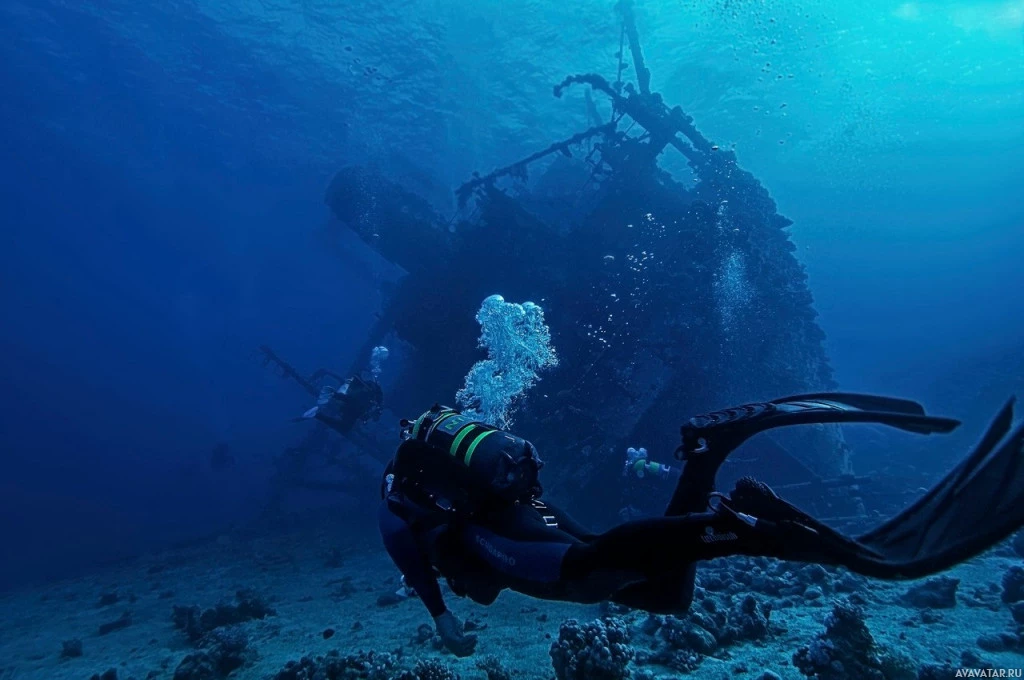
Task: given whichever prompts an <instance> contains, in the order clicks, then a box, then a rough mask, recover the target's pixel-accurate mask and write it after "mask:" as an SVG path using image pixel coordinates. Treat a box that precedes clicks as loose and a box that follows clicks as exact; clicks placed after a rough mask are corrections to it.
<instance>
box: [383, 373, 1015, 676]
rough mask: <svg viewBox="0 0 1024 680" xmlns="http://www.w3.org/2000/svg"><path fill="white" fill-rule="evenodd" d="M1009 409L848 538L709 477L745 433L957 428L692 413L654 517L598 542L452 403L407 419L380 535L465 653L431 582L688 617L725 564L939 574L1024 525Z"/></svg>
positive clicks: (480, 594) (841, 409)
mask: <svg viewBox="0 0 1024 680" xmlns="http://www.w3.org/2000/svg"><path fill="white" fill-rule="evenodd" d="M1012 406H1013V402H1012V401H1011V402H1009V403H1007V405H1006V406H1005V407H1004V408H1003V409H1002V410H1001V411H1000V412H999V414H998V415H997V417H996V418H995V420H994V421H993V423H992V424H991V425H990V427H989V428H988V430H987V431H986V433H985V435H984V436H983V437H982V439H981V441H980V442H979V443H978V445H977V446H976V447H975V448H974V449H973V451H972V452H971V453H970V454H969V455H968V456H967V457H966V458H965V459H964V460H963V461H961V463H960V464H959V465H958V466H957V467H956V468H954V469H953V470H952V471H951V472H950V473H949V474H947V475H946V477H945V478H944V479H943V480H942V481H941V482H939V483H938V484H937V485H936V486H934V487H933V488H932V489H931V490H930V491H928V492H927V493H925V494H924V495H923V496H922V497H921V498H919V499H918V500H917V501H916V502H914V503H913V504H911V505H910V506H909V507H908V508H906V509H905V510H903V511H902V512H900V513H899V514H897V515H896V516H895V517H893V518H892V519H890V520H888V521H886V522H884V523H883V524H881V525H880V526H878V527H876V528H875V529H873V530H871V531H869V532H867V533H866V534H863V535H861V536H857V537H855V538H854V537H850V536H846V535H843V534H841V533H839V532H837V531H835V530H834V529H831V528H829V527H828V526H826V525H825V524H823V523H822V522H820V521H818V520H816V519H815V518H813V517H811V516H810V515H808V514H806V513H804V512H802V511H801V510H799V509H798V508H796V507H794V506H793V505H791V504H790V503H788V502H786V501H785V500H783V499H782V498H780V497H779V496H778V495H776V494H775V493H774V492H773V491H772V490H771V489H770V488H769V487H768V486H767V485H765V484H763V483H761V482H758V481H756V480H754V479H751V478H749V477H748V478H743V479H741V480H739V481H738V482H737V483H736V486H735V488H734V489H733V490H732V491H731V492H730V493H729V494H723V493H720V492H717V491H716V490H715V477H716V475H717V473H718V470H719V468H720V467H721V465H722V464H723V463H724V462H725V460H726V458H727V457H728V456H729V454H730V453H731V452H732V451H733V450H735V449H736V448H737V447H738V446H739V445H740V444H742V443H743V442H744V441H746V440H747V439H748V438H750V437H752V436H753V435H755V434H757V433H759V432H763V431H765V430H768V429H772V428H776V427H782V426H787V425H800V424H811V423H880V424H884V425H888V426H892V427H895V428H899V429H901V430H905V431H909V432H914V433H918V434H933V433H948V432H951V431H952V430H954V429H955V428H956V427H958V426H959V424H960V423H959V421H956V420H952V419H949V418H939V417H933V416H929V415H926V414H925V411H924V408H923V407H922V406H921V405H920V404H918V403H916V402H913V401H907V400H902V399H891V398H887V397H877V396H870V395H859V394H846V393H823V394H810V395H800V396H794V397H788V398H784V399H778V400H775V401H771V402H765V403H755V404H747V405H744V406H739V407H735V408H730V409H726V410H723V411H717V412H714V413H709V414H706V415H701V416H696V417H694V418H691V419H690V420H689V421H688V422H687V423H686V424H684V425H683V426H682V428H681V434H682V444H681V445H680V446H679V448H678V449H677V450H676V457H677V458H678V459H680V460H682V461H684V464H683V471H682V474H681V476H680V478H679V481H678V484H677V486H676V489H675V492H674V493H673V495H672V498H671V500H670V501H669V503H668V506H667V508H666V510H665V514H664V516H662V517H652V518H647V519H640V520H635V521H629V522H625V523H623V524H619V525H617V526H615V527H613V528H612V529H610V530H608V531H606V532H604V533H600V534H595V533H592V532H590V531H588V530H586V529H585V528H583V527H582V526H581V525H580V524H578V523H577V522H575V521H574V520H572V518H571V517H569V516H568V515H567V514H566V513H564V512H562V511H561V510H559V509H557V508H555V507H554V506H552V505H551V504H549V503H547V502H546V501H543V500H541V498H542V493H543V490H542V487H541V485H540V482H539V475H538V472H539V470H540V468H541V466H542V462H541V460H540V457H539V456H538V454H537V451H536V449H535V448H534V447H533V445H532V444H530V442H528V441H526V440H524V439H522V438H520V437H517V436H515V435H514V434H511V433H509V432H505V431H502V430H499V429H497V428H495V427H493V426H491V425H487V424H485V423H481V422H478V421H476V420H474V419H473V418H471V417H470V416H468V415H464V414H461V413H459V412H458V411H455V410H453V409H450V408H445V407H441V406H434V407H433V408H432V409H431V410H429V411H427V412H426V413H424V414H423V415H421V416H420V417H419V418H418V419H416V420H415V421H412V422H410V421H402V427H403V430H402V438H403V441H402V444H401V445H400V446H399V447H398V449H397V451H396V452H395V455H394V458H393V459H392V460H391V462H390V463H389V464H388V466H387V469H386V470H385V473H384V478H383V482H382V487H381V496H382V503H381V506H380V510H379V515H378V519H379V526H380V531H381V535H382V538H383V540H384V545H385V547H386V549H387V551H388V553H389V555H390V556H391V558H392V560H393V561H394V563H395V565H396V566H397V567H398V569H399V570H400V571H401V572H402V574H403V576H404V577H405V583H406V584H408V586H409V587H411V588H412V589H413V590H415V592H416V593H417V594H418V595H419V597H420V599H421V600H422V602H423V603H424V605H425V606H426V608H427V609H428V611H429V612H430V614H431V616H432V617H433V619H434V622H435V626H436V629H437V633H438V635H439V636H440V638H441V640H442V641H443V642H444V644H445V646H446V647H447V648H448V649H449V651H451V652H453V653H454V654H456V655H458V656H468V655H470V654H472V653H473V651H474V649H475V646H476V637H475V636H473V635H469V634H466V633H465V631H464V629H463V626H462V624H461V623H460V622H459V620H458V619H457V618H456V617H455V616H454V614H453V613H452V612H450V611H449V610H448V608H447V607H446V605H445V603H444V600H443V598H442V595H441V590H440V587H439V585H438V576H441V577H444V578H445V579H446V580H447V582H448V584H449V586H450V587H451V590H452V592H453V593H455V594H456V595H458V596H462V597H467V596H468V597H470V598H471V599H473V600H474V601H476V602H478V603H481V604H485V605H488V604H491V603H492V602H494V600H495V599H496V598H497V596H498V594H499V593H500V592H501V591H502V590H504V589H510V590H513V591H517V592H519V593H523V594H526V595H529V596H532V597H537V598H541V599H549V600H561V601H570V602H578V603H583V604H592V603H597V602H601V601H611V602H615V603H619V604H623V605H626V606H629V607H633V608H636V609H642V610H646V611H648V612H652V613H656V614H677V615H678V614H682V613H684V612H686V611H687V609H688V608H689V607H690V604H691V602H692V599H693V592H694V578H695V574H696V563H698V562H700V561H702V560H710V559H714V558H717V557H727V556H731V555H747V556H763V557H772V558H777V559H781V560H789V561H796V562H807V563H817V564H822V565H829V566H842V567H845V568H847V569H849V570H851V571H853V572H856V573H859V574H863V575H866V576H870V577H875V578H879V579H886V580H902V579H914V578H920V577H923V576H927V575H930V574H934V573H937V572H941V571H944V570H946V569H948V568H950V567H952V566H955V565H957V564H959V563H961V562H963V561H965V560H967V559H969V558H971V557H974V556H976V555H978V554H979V553H981V552H983V551H985V550H987V549H988V548H990V547H992V546H993V545H995V544H996V543H998V542H999V541H1001V540H1003V539H1005V538H1007V537H1008V536H1009V535H1010V534H1012V533H1013V532H1014V531H1016V530H1017V529H1019V528H1020V527H1021V526H1022V525H1024V466H1022V465H1021V462H1022V456H1024V452H1022V448H1021V447H1022V442H1024V426H1018V427H1016V428H1013V427H1012V421H1013V409H1012Z"/></svg>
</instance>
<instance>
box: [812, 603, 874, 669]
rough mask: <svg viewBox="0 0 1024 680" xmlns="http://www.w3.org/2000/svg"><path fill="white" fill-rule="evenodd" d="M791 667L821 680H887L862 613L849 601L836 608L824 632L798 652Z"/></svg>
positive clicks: (827, 621)
mask: <svg viewBox="0 0 1024 680" xmlns="http://www.w3.org/2000/svg"><path fill="white" fill-rule="evenodd" d="M793 665H794V666H795V667H796V668H797V669H798V670H799V671H800V672H801V673H803V674H804V675H806V676H808V677H814V678H820V679H821V680H886V676H885V674H884V673H883V665H882V660H881V658H880V654H879V649H878V648H877V647H876V646H875V641H874V638H872V637H871V632H870V631H869V630H868V627H867V624H866V623H865V622H864V610H862V609H861V608H860V607H858V606H857V605H855V604H852V603H850V602H849V601H846V602H837V603H836V604H835V606H834V607H833V609H832V613H831V614H829V615H828V617H827V618H826V619H825V632H823V633H821V634H819V635H818V636H817V637H816V638H815V639H814V640H812V641H811V643H810V644H809V645H808V646H806V647H801V648H800V649H799V650H797V652H796V653H795V654H794V655H793Z"/></svg>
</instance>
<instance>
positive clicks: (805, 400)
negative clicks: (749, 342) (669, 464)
mask: <svg viewBox="0 0 1024 680" xmlns="http://www.w3.org/2000/svg"><path fill="white" fill-rule="evenodd" d="M815 423H880V424H883V425H889V426H891V427H896V428H899V429H901V430H906V431H909V432H916V433H919V434H934V433H947V432H951V431H953V430H954V429H956V428H957V427H958V426H959V425H960V421H958V420H953V419H952V418H938V417H935V416H929V415H927V414H926V413H925V410H924V407H923V406H921V405H920V404H918V403H917V402H914V401H909V400H906V399H894V398H891V397H879V396H875V395H869V394H850V393H846V392H831V393H817V394H802V395H796V396H792V397H785V398H783V399H775V400H773V401H769V402H760V403H754V404H744V405H743V406H736V407H734V408H729V409H725V410H722V411H715V412H713V413H707V414H703V415H699V416H694V417H693V418H691V419H690V420H689V421H688V422H687V423H685V424H684V425H683V426H682V427H681V428H680V432H681V435H682V439H683V441H682V444H681V445H680V446H679V448H677V449H676V457H677V458H679V459H680V460H687V461H691V460H700V459H704V461H705V462H706V464H709V465H711V466H713V467H714V468H715V470H716V471H717V469H718V467H719V466H721V464H722V462H724V461H725V459H726V458H727V457H728V456H729V454H730V453H732V451H733V450H734V449H735V448H736V447H738V446H739V445H740V444H742V443H743V442H745V441H746V440H747V439H749V438H750V437H752V436H754V435H755V434H757V433H759V432H764V431H765V430H770V429H773V428H776V427H785V426H788V425H807V424H815Z"/></svg>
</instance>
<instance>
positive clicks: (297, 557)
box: [0, 530, 1024, 680]
mask: <svg viewBox="0 0 1024 680" xmlns="http://www.w3.org/2000/svg"><path fill="white" fill-rule="evenodd" d="M331 543H332V541H331V540H328V539H327V538H325V534H323V533H322V532H316V531H310V530H301V531H300V530H291V531H282V532H279V533H275V534H272V535H263V536H259V537H255V536H251V535H250V536H246V537H244V538H243V537H231V536H224V537H222V538H221V539H219V540H217V541H213V542H211V543H209V544H208V545H205V546H200V547H192V548H189V549H183V550H180V551H174V552H165V553H160V554H154V555H149V556H145V557H142V558H140V559H138V560H135V561H133V562H132V563H131V564H126V565H122V566H118V567H114V568H108V569H106V570H103V571H97V572H95V573H92V574H90V575H88V576H85V577H82V578H77V579H74V580H68V581H63V582H58V583H53V584H50V585H46V586H40V587H33V588H28V589H22V590H19V591H17V592H11V593H7V594H5V595H2V596H0V611H2V612H3V617H2V619H0V680H61V679H64V678H68V679H72V678H73V679H75V680H89V678H90V677H91V676H92V675H93V674H103V673H104V672H106V671H108V670H109V669H116V672H117V676H116V677H117V678H120V679H121V680H124V679H127V678H134V679H135V680H144V679H149V678H152V679H164V678H166V679H168V680H170V679H171V678H173V677H174V674H175V669H176V668H177V667H178V665H179V663H180V662H181V660H182V659H183V658H184V657H185V656H186V655H188V654H190V653H191V652H193V651H195V647H194V646H193V645H192V644H191V643H189V641H188V640H187V639H186V638H185V636H184V635H183V634H182V632H181V631H180V630H178V629H176V628H175V626H174V624H173V623H172V620H171V614H172V610H173V608H174V606H175V605H179V606H190V605H200V606H202V607H210V606H213V605H215V604H217V603H218V602H221V601H227V600H231V599H232V598H233V597H234V595H235V593H236V591H239V590H242V589H250V590H253V591H255V592H257V593H259V594H261V595H262V596H263V597H265V598H266V600H267V602H268V603H269V605H270V606H271V607H272V608H273V609H274V611H275V612H276V613H275V614H274V615H273V616H268V617H266V618H264V619H262V620H252V621H248V622H246V623H244V624H242V627H243V628H244V630H245V632H246V633H247V634H248V637H249V641H250V645H251V647H252V648H254V650H255V654H254V655H252V656H251V657H250V661H249V662H248V663H247V664H246V665H245V666H243V667H242V668H240V669H237V670H235V671H233V672H232V673H231V674H230V676H229V677H231V678H234V679H237V680H255V679H260V680H264V679H269V678H273V676H274V675H275V673H277V672H278V671H279V670H281V669H282V667H284V665H285V664H286V663H287V662H288V661H292V660H297V659H299V658H300V657H302V656H319V655H323V654H326V653H327V652H329V651H331V650H338V652H340V653H341V654H342V655H345V654H350V653H354V652H357V651H371V650H373V651H376V652H392V653H395V652H399V653H401V655H402V656H401V658H402V660H403V665H406V666H409V667H411V666H412V664H413V663H415V661H416V660H418V659H421V658H429V657H436V658H440V659H442V660H443V661H444V662H445V663H447V664H448V665H450V667H451V668H452V670H453V671H454V672H455V673H457V674H459V675H460V676H461V677H462V678H463V679H465V680H469V679H473V678H481V679H482V678H485V677H486V675H485V673H484V672H483V671H482V670H480V669H478V668H477V663H478V661H479V660H480V659H482V658H484V657H487V656H496V657H498V658H499V659H500V660H501V662H502V663H503V665H504V666H505V667H506V668H508V669H509V670H510V671H512V677H514V678H520V679H522V680H532V679H534V678H538V679H541V678H542V679H548V678H553V677H555V673H554V670H553V666H552V661H551V658H550V656H549V650H550V648H551V645H552V641H553V640H557V639H558V635H559V626H560V624H561V623H562V622H563V621H564V620H566V619H570V618H575V619H578V620H580V621H590V620H593V619H596V618H599V617H600V616H601V615H602V611H601V609H600V608H599V607H597V606H571V605H563V604H557V603H554V604H553V603H548V602H539V601H535V600H531V599H529V598H526V597H523V596H520V595H517V594H514V593H504V594H502V595H501V597H499V599H498V601H497V602H496V603H495V604H493V605H492V606H490V607H482V606H479V605H476V604H474V603H472V602H469V601H467V600H460V599H457V598H455V597H453V596H451V595H450V594H449V595H448V602H449V605H450V607H451V608H452V610H453V611H455V612H456V614H457V615H458V616H460V617H462V618H464V619H470V620H473V621H474V622H475V623H477V624H479V625H480V627H481V630H479V631H478V633H477V634H478V636H479V645H478V647H477V651H476V653H475V654H474V655H473V656H472V657H469V658H466V659H457V658H455V657H453V656H451V655H449V654H446V653H441V652H439V651H437V650H436V649H435V648H434V646H433V645H432V644H431V642H430V641H422V642H421V641H417V640H416V638H417V636H418V629H419V628H420V627H421V626H422V625H423V624H427V623H430V619H429V616H428V615H427V613H426V611H425V610H424V609H423V607H422V605H421V604H420V603H419V601H418V600H416V599H415V598H412V599H408V600H405V601H402V602H400V603H398V604H395V605H392V606H386V607H385V606H379V605H378V604H377V599H378V597H379V596H381V595H382V594H383V593H387V592H393V591H394V590H396V589H397V588H398V575H397V572H396V571H395V569H394V567H393V566H392V565H391V563H390V562H389V560H388V559H387V556H386V555H385V553H384V551H383V549H381V548H380V547H379V546H378V545H376V544H375V542H373V541H371V540H366V541H365V542H364V544H362V545H357V546H349V547H346V548H344V549H342V550H337V549H335V548H334V547H333V546H332V545H331ZM1020 563H1021V560H1019V559H1017V558H1015V557H1014V556H1012V553H1009V552H1008V551H1002V552H1001V553H1000V554H999V555H989V556H986V557H983V558H979V559H976V560H974V561H972V562H970V563H968V564H966V565H964V566H962V567H960V568H958V569H956V570H954V571H953V572H950V575H951V576H954V577H955V578H959V579H961V584H960V589H959V592H960V594H961V597H960V600H961V601H960V602H959V603H958V604H957V606H955V607H954V608H951V609H941V610H936V612H937V614H938V616H937V617H931V618H933V619H936V620H934V621H933V622H930V623H927V624H925V623H922V622H921V611H920V610H918V609H915V608H912V607H909V606H906V605H904V604H901V601H900V597H901V595H902V594H903V593H904V592H906V590H907V588H908V586H909V585H913V584H906V583H902V584H900V583H897V584H888V583H879V582H871V583H870V584H869V585H868V586H867V588H868V589H869V592H867V593H865V594H864V595H865V596H866V597H865V599H866V600H867V601H868V604H866V605H865V607H864V608H865V610H866V613H867V624H868V627H869V629H870V631H871V633H872V634H873V636H874V637H875V640H876V641H877V642H878V643H880V644H884V645H887V646H889V647H891V648H894V649H898V650H901V651H902V652H904V653H905V654H907V655H909V656H910V657H911V658H912V659H914V660H915V661H916V662H919V663H930V662H936V663H942V662H949V663H951V664H952V665H953V666H954V667H958V666H960V665H961V662H960V660H961V654H962V653H963V652H964V651H968V650H973V651H974V652H976V653H978V654H979V655H980V656H981V657H982V658H983V659H984V660H985V661H987V662H989V663H991V664H992V666H994V667H995V668H997V669H1000V668H1002V669H1020V668H1022V667H1024V654H1020V653H1018V652H989V651H984V650H980V649H978V647H977V639H978V637H979V636H980V635H982V634H985V633H999V632H1001V631H1005V630H1008V629H1012V628H1013V625H1014V624H1013V621H1012V618H1011V615H1010V612H1009V610H1008V608H1007V607H1006V606H1001V607H999V606H993V605H991V604H990V605H989V607H984V606H978V605H977V603H976V602H975V604H973V605H972V604H970V603H968V604H965V602H964V600H965V599H966V600H971V597H970V596H969V595H968V596H967V597H966V598H965V597H964V595H965V594H967V593H969V592H971V591H977V592H994V591H995V590H996V589H997V587H998V585H999V583H1000V581H1001V579H1002V576H1003V574H1004V572H1005V571H1006V570H1007V568H1009V567H1010V566H1012V565H1016V564H1020ZM115 598H116V601H112V600H114V599H115ZM104 599H105V601H106V602H107V603H105V604H101V600H104ZM831 600H832V596H823V597H821V598H818V599H815V600H808V601H806V602H804V601H801V602H799V603H797V604H796V605H795V606H792V607H789V608H784V609H778V610H775V611H773V612H772V614H771V622H772V623H773V625H775V626H777V627H778V629H779V630H778V631H777V632H776V633H774V634H773V635H772V636H770V637H769V638H768V639H766V640H762V641H759V642H756V643H748V644H740V645H737V646H733V647H731V648H729V651H728V654H727V655H725V656H727V657H728V658H716V656H715V655H712V656H709V657H707V658H706V659H704V661H703V662H702V663H701V665H700V668H699V669H698V670H696V671H694V672H693V673H692V675H690V676H686V675H685V674H681V673H679V672H673V671H670V670H668V669H659V668H657V667H652V666H648V667H646V669H647V672H649V673H650V672H653V673H654V676H655V677H665V678H670V677H699V678H714V679H716V680H717V679H718V678H734V679H735V678H739V679H741V680H758V679H759V678H761V677H762V676H763V675H764V671H772V672H774V673H776V674H777V675H778V676H779V677H781V678H786V679H793V680H796V679H797V678H802V677H804V676H802V675H801V674H800V673H799V672H798V671H797V670H796V669H795V668H794V667H793V665H792V657H793V653H794V652H795V651H796V650H797V649H798V648H799V647H801V646H803V645H807V644H809V642H810V641H811V640H812V639H813V638H814V637H815V636H816V635H818V634H819V633H821V632H822V631H823V629H824V625H823V621H824V620H825V617H826V616H827V615H828V613H829V612H830V611H831ZM996 600H998V596H997V597H996ZM993 609H995V610H993ZM126 612H128V613H129V615H130V621H131V623H130V624H129V625H126V626H124V627H121V628H117V629H115V630H112V631H111V632H108V633H106V634H100V632H99V631H100V627H101V626H102V625H104V624H107V623H110V622H112V621H116V620H118V619H119V618H120V617H122V616H124V615H125V613H126ZM638 616H639V614H638ZM325 631H333V634H332V635H329V636H328V637H325ZM73 639H75V640H79V641H81V655H80V656H74V657H71V658H66V657H64V656H62V650H63V647H62V645H63V643H64V641H65V640H73ZM107 677H110V676H109V675H108V676H107ZM648 677H650V676H648ZM768 677H771V676H770V675H769V676H768ZM1011 677H1020V676H1019V675H1017V676H1011Z"/></svg>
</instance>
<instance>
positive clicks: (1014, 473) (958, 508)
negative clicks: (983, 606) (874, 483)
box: [844, 400, 1024, 578]
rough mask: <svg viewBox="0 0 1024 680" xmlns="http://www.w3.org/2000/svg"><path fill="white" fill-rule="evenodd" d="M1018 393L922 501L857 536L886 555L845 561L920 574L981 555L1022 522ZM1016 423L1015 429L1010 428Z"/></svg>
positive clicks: (872, 571) (873, 570)
mask: <svg viewBox="0 0 1024 680" xmlns="http://www.w3.org/2000/svg"><path fill="white" fill-rule="evenodd" d="M1012 421H1013V401H1012V400H1011V401H1010V402H1008V403H1007V404H1006V406H1004V407H1003V409H1002V410H1001V411H1000V412H999V414H998V415H997V416H996V419H995V420H994V421H993V423H992V425H991V426H990V427H989V429H988V430H987V431H986V433H985V435H984V436H983V437H982V440H981V442H980V443H979V444H978V446H977V447H976V448H975V449H974V450H973V451H972V452H971V453H970V455H968V456H967V458H965V459H964V461H963V462H962V463H961V464H960V465H958V466H957V467H956V468H955V469H954V470H953V471H951V472H950V473H949V474H948V475H947V476H946V477H945V478H944V479H943V480H942V481H941V482H940V483H939V484H937V485H936V486H935V487H934V488H933V489H932V490H931V491H929V492H928V493H927V494H925V496H924V497H922V498H921V499H920V500H919V501H918V502H917V503H915V504H914V505H912V506H911V507H910V508H908V509H907V510H905V511H903V512H902V513H900V514H899V515H897V516H896V517H895V518H893V519H891V520H889V521H888V522H886V523H885V524H883V525H882V526H881V527H878V528H877V529H875V530H873V531H871V532H868V533H867V534H865V535H863V536H861V537H859V538H858V539H857V540H856V543H857V545H860V546H863V547H864V548H865V549H867V550H868V551H870V553H874V554H877V555H880V556H881V559H876V558H874V557H871V556H870V555H867V556H865V555H863V554H862V555H857V556H856V557H855V558H854V559H851V560H850V561H849V562H844V564H845V565H846V566H848V567H850V568H851V569H853V570H854V571H858V572H860V573H864V574H868V575H876V576H882V577H885V578H920V577H922V576H927V575H929V574H934V573H937V572H940V571H944V570H945V569H949V568H950V567H952V566H955V565H957V564H959V563H961V562H963V561H965V560H968V559H970V558H972V557H975V556H977V555H979V554H980V553H982V552H984V551H986V550H988V549H990V548H992V547H993V546H994V545H996V544H997V543H999V542H1000V541H1003V540H1005V539H1006V538H1008V537H1009V536H1010V535H1011V534H1013V533H1014V532H1015V531H1017V530H1019V529H1021V527H1024V449H1022V447H1024V425H1018V426H1017V427H1016V428H1012ZM1011 428H1012V429H1011Z"/></svg>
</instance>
